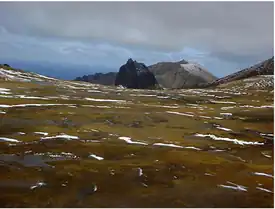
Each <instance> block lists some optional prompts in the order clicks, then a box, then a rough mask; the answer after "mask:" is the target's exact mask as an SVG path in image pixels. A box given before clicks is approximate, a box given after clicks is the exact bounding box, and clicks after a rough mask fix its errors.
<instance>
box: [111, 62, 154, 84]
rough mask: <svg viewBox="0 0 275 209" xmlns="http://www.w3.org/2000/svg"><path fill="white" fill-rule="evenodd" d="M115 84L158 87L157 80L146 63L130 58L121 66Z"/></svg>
mask: <svg viewBox="0 0 275 209" xmlns="http://www.w3.org/2000/svg"><path fill="white" fill-rule="evenodd" d="M115 85H116V86H119V85H121V86H124V87H126V88H134V89H150V88H155V87H156V85H157V80H156V78H155V76H154V74H153V73H151V72H150V71H149V69H148V67H147V66H146V65H145V64H143V63H139V62H136V61H133V60H132V59H129V60H128V61H127V63H126V64H124V65H122V66H121V67H120V69H119V72H118V74H117V75H116V79H115Z"/></svg>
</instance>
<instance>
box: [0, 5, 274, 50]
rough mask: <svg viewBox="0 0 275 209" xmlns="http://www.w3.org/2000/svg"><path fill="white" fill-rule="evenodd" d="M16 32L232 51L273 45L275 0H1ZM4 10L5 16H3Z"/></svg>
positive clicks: (166, 47)
mask: <svg viewBox="0 0 275 209" xmlns="http://www.w3.org/2000/svg"><path fill="white" fill-rule="evenodd" d="M0 5H1V7H0V16H1V17H2V18H1V20H0V23H1V24H2V25H4V26H5V27H7V28H8V29H9V30H11V31H14V32H17V33H29V34H36V35H38V36H42V35H44V36H59V37H71V38H88V39H94V38H101V39H104V40H108V41H114V42H116V43H120V44H133V45H142V46H145V47H154V48H156V49H163V50H167V51H171V50H181V49H182V48H183V47H185V46H189V47H196V48H197V47H200V48H204V49H208V50H210V51H213V52H216V51H217V52H219V51H223V52H227V53H234V54H236V55H242V54H249V53H251V51H253V50H259V49H260V51H263V50H265V49H266V48H271V47H273V2H82V3H80V2H29V3H23V2H21V3H17V2H8V3H5V2H1V3H0ZM3 15H4V16H5V17H3Z"/></svg>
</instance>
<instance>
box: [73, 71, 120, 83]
mask: <svg viewBox="0 0 275 209" xmlns="http://www.w3.org/2000/svg"><path fill="white" fill-rule="evenodd" d="M116 74H117V73H116V72H109V73H96V74H94V75H84V76H82V77H77V78H76V79H75V80H76V81H85V82H90V83H94V84H102V85H107V86H112V85H114V84H115V78H116Z"/></svg>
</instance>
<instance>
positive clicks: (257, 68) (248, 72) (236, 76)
mask: <svg viewBox="0 0 275 209" xmlns="http://www.w3.org/2000/svg"><path fill="white" fill-rule="evenodd" d="M257 75H274V57H272V58H270V59H268V60H265V61H263V62H261V63H258V64H256V65H253V66H251V67H249V68H246V69H243V70H240V71H238V72H236V73H233V74H230V75H228V76H225V77H223V78H220V79H217V80H215V81H214V82H209V83H208V84H205V85H202V86H201V87H211V86H218V85H221V84H226V83H229V82H233V81H237V80H241V79H246V78H250V77H253V76H257Z"/></svg>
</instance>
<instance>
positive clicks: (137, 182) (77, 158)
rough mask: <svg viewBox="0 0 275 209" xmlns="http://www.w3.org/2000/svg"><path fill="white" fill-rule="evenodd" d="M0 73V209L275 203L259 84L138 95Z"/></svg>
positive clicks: (265, 98)
mask: <svg viewBox="0 0 275 209" xmlns="http://www.w3.org/2000/svg"><path fill="white" fill-rule="evenodd" d="M0 77H1V82H0V97H1V102H0V147H1V154H0V169H1V172H0V178H1V181H0V188H1V191H3V192H2V194H1V196H0V205H1V206H2V207H274V203H273V195H274V188H273V183H274V174H273V165H274V158H273V156H274V149H273V137H274V130H273V127H274V113H273V111H274V106H273V102H274V95H273V93H274V92H273V90H271V89H270V87H268V88H265V86H264V85H263V86H261V88H259V86H258V85H254V84H257V83H259V82H260V80H261V79H260V80H259V79H256V80H254V81H253V80H251V79H252V77H251V78H249V79H245V80H242V81H243V82H237V81H236V82H235V83H232V82H231V83H230V84H229V83H228V85H219V86H218V87H215V88H214V87H213V88H211V89H177V90H169V89H164V90H148V89H127V88H121V87H120V86H117V87H115V86H103V85H98V84H91V83H85V82H77V81H62V80H58V79H54V78H50V77H46V76H42V75H39V74H35V73H27V72H24V71H21V70H15V69H12V68H11V67H8V66H1V67H0ZM270 78H271V77H270V76H269V77H268V76H267V77H263V78H262V79H263V80H264V79H269V81H270V80H271V79H270ZM253 79H255V78H253ZM246 85H248V86H249V88H247V86H246Z"/></svg>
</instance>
